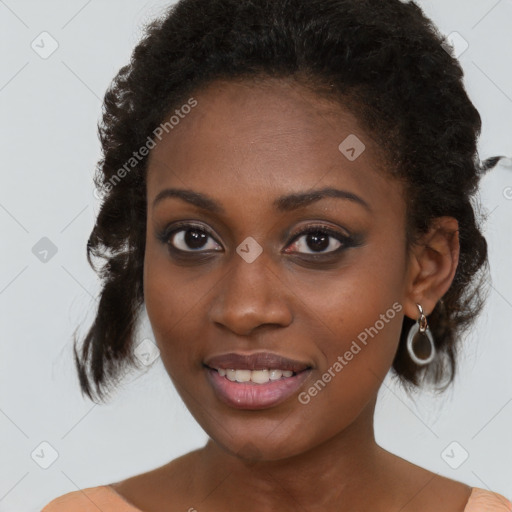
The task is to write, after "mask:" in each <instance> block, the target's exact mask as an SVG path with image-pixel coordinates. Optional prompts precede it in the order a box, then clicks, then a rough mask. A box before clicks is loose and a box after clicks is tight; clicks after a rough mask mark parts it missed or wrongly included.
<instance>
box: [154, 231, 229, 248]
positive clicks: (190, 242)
mask: <svg viewBox="0 0 512 512" xmlns="http://www.w3.org/2000/svg"><path fill="white" fill-rule="evenodd" d="M162 238H163V239H164V240H163V241H164V242H165V243H167V244H169V245H171V246H172V248H173V249H176V250H178V251H181V252H203V251H217V250H219V249H218V247H220V246H219V244H217V243H216V242H215V241H214V239H213V236H212V235H211V234H210V233H209V232H208V231H206V230H205V229H204V228H201V227H197V226H193V225H186V226H181V227H179V228H176V229H173V230H172V231H171V232H167V233H165V234H164V235H163V236H162ZM208 239H210V240H211V241H210V243H208Z"/></svg>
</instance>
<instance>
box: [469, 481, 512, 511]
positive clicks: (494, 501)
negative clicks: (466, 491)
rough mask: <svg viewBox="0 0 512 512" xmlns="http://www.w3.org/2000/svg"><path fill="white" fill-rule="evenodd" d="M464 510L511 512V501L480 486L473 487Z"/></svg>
mask: <svg viewBox="0 0 512 512" xmlns="http://www.w3.org/2000/svg"><path fill="white" fill-rule="evenodd" d="M464 512H512V502H511V501H510V500H508V499H507V498H505V496H502V495H501V494H498V493H497V492H492V491H487V490H486V489H481V488H480V487H473V490H472V491H471V495H470V496H469V500H468V503H467V505H466V508H465V509H464Z"/></svg>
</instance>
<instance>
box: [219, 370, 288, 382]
mask: <svg viewBox="0 0 512 512" xmlns="http://www.w3.org/2000/svg"><path fill="white" fill-rule="evenodd" d="M217 371H218V372H219V375H220V376H221V377H226V378H227V379H229V380H230V381H231V382H249V381H251V382H254V383H255V384H266V383H267V382H269V381H274V380H279V379H280V378H282V377H285V378H287V377H291V376H292V375H293V372H292V371H291V370H275V369H272V370H266V369H265V370H234V369H229V370H225V369H224V368H217Z"/></svg>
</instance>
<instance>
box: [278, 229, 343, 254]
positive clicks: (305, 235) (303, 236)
mask: <svg viewBox="0 0 512 512" xmlns="http://www.w3.org/2000/svg"><path fill="white" fill-rule="evenodd" d="M294 240H295V241H294V243H293V244H292V245H290V246H289V247H295V249H293V250H292V251H291V252H298V253H301V254H326V253H327V254H330V253H334V252H336V251H337V249H339V248H340V247H341V246H347V245H349V243H348V242H349V241H350V239H349V238H348V237H347V236H345V235H342V234H341V233H337V232H335V231H333V230H330V229H327V228H322V227H310V228H308V229H307V230H305V231H303V232H301V233H299V235H297V237H295V239H294ZM286 252H290V251H288V250H286Z"/></svg>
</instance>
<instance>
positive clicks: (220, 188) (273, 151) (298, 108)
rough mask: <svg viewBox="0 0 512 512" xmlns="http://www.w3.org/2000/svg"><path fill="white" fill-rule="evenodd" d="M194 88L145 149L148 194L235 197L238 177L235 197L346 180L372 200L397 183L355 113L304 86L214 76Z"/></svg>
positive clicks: (338, 183) (257, 197)
mask: <svg viewBox="0 0 512 512" xmlns="http://www.w3.org/2000/svg"><path fill="white" fill-rule="evenodd" d="M192 96H193V98H194V100H195V101H196V102H197V105H196V106H195V107H194V108H193V109H192V110H191V111H190V112H188V113H187V114H184V113H183V112H181V115H180V119H179V122H178V123H177V124H176V125H175V126H173V128H172V130H169V132H168V133H164V134H163V137H162V139H161V141H157V145H156V147H155V148H153V149H152V150H151V153H150V156H149V161H148V176H147V187H148V202H151V200H152V198H154V197H155V196H156V195H157V194H158V192H159V191H160V190H161V189H162V188H165V187H171V186H173V187H182V188H188V189H191V188H193V189H198V190H201V191H212V192H211V193H212V194H213V195H215V197H217V198H218V199H219V200H220V201H223V200H224V199H225V200H226V201H228V200H230V201H233V200H234V198H233V194H234V188H235V184H236V188H237V190H238V195H239V196H240V197H243V198H244V200H247V198H249V196H254V198H255V200H258V201H260V202H261V200H262V198H264V197H266V195H268V193H269V192H270V190H271V189H272V190H275V195H276V196H277V195H280V194H281V193H284V192H293V191H303V190H307V189H310V188H318V187H317V185H318V186H326V185H332V186H344V188H349V189H352V191H353V192H354V193H358V192H359V193H363V192H364V194H365V196H366V198H367V199H368V201H370V202H371V201H373V202H375V201H376V200H377V196H378V195H379V194H380V195H382V193H386V189H388V188H390V187H391V188H396V183H395V182H391V181H390V180H389V178H387V177H386V176H385V174H384V173H383V172H382V166H383V160H382V158H381V156H380V153H381V152H380V150H379V148H378V147H377V146H376V144H375V142H374V141H373V140H372V139H371V138H370V136H369V135H368V134H367V133H365V132H364V131H363V130H362V128H361V126H360V125H359V123H358V120H357V118H356V117H355V116H354V115H353V114H352V113H351V112H349V111H348V110H347V109H344V108H343V107H342V106H341V105H340V104H339V103H337V102H335V101H333V100H328V99H327V98H325V97H321V96H318V95H316V94H315V93H313V92H312V91H311V90H309V89H306V88H305V87H303V86H300V85H298V84H296V83H293V82H290V81H285V80H277V79H269V80H266V81H264V82H259V83H252V82H247V81H245V82H243V81H242V82H229V81H217V82H213V83H211V84H209V85H208V86H206V87H204V88H202V89H200V90H198V91H196V92H195V93H194V94H193V95H192ZM178 110H179V107H178ZM188 110H189V109H185V110H184V111H188ZM178 113H180V112H178ZM176 120H177V119H175V121H176ZM340 145H341V146H340ZM213 191H214V192H213ZM387 192H388V193H390V190H387ZM262 194H263V195H262Z"/></svg>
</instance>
